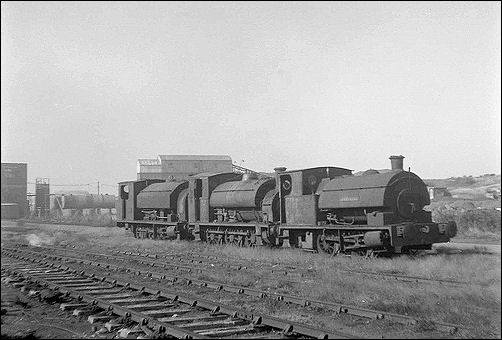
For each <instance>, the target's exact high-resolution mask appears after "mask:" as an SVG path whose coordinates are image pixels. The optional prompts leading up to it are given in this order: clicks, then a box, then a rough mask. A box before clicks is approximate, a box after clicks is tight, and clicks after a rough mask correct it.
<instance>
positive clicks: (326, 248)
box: [316, 234, 340, 256]
mask: <svg viewBox="0 0 502 340" xmlns="http://www.w3.org/2000/svg"><path fill="white" fill-rule="evenodd" d="M316 246H317V251H319V252H321V251H323V252H325V253H328V254H331V256H335V255H337V254H338V253H339V252H340V243H338V242H337V241H333V240H326V239H323V236H322V234H318V235H317V240H316Z"/></svg>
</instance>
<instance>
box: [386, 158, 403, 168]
mask: <svg viewBox="0 0 502 340" xmlns="http://www.w3.org/2000/svg"><path fill="white" fill-rule="evenodd" d="M389 159H390V165H391V167H392V170H403V159H404V157H403V156H402V155H399V156H390V157H389Z"/></svg>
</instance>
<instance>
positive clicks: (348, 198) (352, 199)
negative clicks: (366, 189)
mask: <svg viewBox="0 0 502 340" xmlns="http://www.w3.org/2000/svg"><path fill="white" fill-rule="evenodd" d="M355 201H359V197H355V196H344V197H340V202H355Z"/></svg>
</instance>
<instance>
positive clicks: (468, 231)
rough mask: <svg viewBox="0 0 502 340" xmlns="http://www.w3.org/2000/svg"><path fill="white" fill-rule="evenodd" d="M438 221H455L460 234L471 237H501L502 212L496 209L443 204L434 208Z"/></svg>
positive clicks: (433, 213) (434, 218) (433, 212)
mask: <svg viewBox="0 0 502 340" xmlns="http://www.w3.org/2000/svg"><path fill="white" fill-rule="evenodd" d="M432 218H433V220H434V221H436V222H448V221H455V222H456V223H457V227H458V234H459V235H462V236H470V237H491V238H492V237H494V238H498V239H500V236H501V232H500V226H501V222H500V219H501V212H500V211H498V210H494V209H456V208H453V207H449V206H441V207H438V208H436V209H433V210H432Z"/></svg>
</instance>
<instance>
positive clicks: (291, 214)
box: [117, 156, 456, 255]
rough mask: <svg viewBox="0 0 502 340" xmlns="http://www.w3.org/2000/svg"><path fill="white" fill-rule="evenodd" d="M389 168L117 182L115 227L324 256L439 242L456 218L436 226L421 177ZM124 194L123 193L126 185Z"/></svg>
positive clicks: (394, 160) (450, 233) (397, 166)
mask: <svg viewBox="0 0 502 340" xmlns="http://www.w3.org/2000/svg"><path fill="white" fill-rule="evenodd" d="M403 158H404V157H402V156H392V157H391V158H390V159H391V164H392V168H391V169H389V170H385V171H376V170H370V171H367V172H365V173H362V174H360V175H357V176H356V175H353V174H352V170H350V169H345V168H339V167H316V168H307V169H300V170H291V171H286V168H276V169H275V171H276V172H275V175H274V176H273V177H268V176H263V175H259V174H244V175H242V174H235V173H203V174H198V175H193V176H191V177H190V178H189V179H188V181H164V180H143V181H131V182H122V183H119V197H120V199H119V201H118V202H117V215H118V218H119V220H118V221H117V225H118V226H123V227H126V228H129V229H131V230H132V231H133V233H134V235H135V237H140V238H143V237H144V238H162V239H167V238H174V237H177V238H179V239H189V240H198V241H205V242H209V243H217V244H224V243H225V244H235V245H238V246H261V245H270V246H278V247H297V248H304V249H308V250H313V251H319V252H321V251H324V252H328V253H330V254H333V255H335V254H338V253H342V252H344V253H347V252H357V253H362V254H366V255H377V254H380V253H386V254H392V253H412V252H415V251H417V250H420V249H430V248H431V246H432V244H433V243H438V242H447V241H449V240H450V238H452V237H454V236H455V234H456V225H455V223H454V222H449V223H435V222H433V221H432V219H431V214H430V213H429V212H427V211H424V207H425V206H427V205H428V204H430V200H429V195H428V192H427V187H426V185H425V183H424V182H423V181H422V180H421V179H420V177H419V176H417V175H416V174H414V173H412V172H410V171H404V170H403V167H402V164H403ZM126 191H127V192H126Z"/></svg>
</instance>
